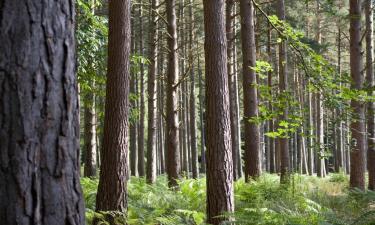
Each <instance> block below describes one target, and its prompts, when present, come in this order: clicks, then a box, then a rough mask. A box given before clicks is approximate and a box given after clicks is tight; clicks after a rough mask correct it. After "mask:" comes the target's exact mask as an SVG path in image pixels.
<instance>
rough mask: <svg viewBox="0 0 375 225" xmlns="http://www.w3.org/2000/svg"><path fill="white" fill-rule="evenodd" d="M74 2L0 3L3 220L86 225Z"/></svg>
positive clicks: (7, 0)
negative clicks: (81, 175) (81, 168)
mask: <svg viewBox="0 0 375 225" xmlns="http://www.w3.org/2000/svg"><path fill="white" fill-rule="evenodd" d="M74 16H75V8H74V2H73V1H60V2H56V1H50V0H44V1H25V0H19V1H13V0H2V1H0V221H1V222H0V223H1V224H3V225H15V224H17V225H83V224H84V223H85V219H84V203H83V198H82V194H81V187H80V180H79V179H80V177H79V168H80V167H79V140H78V138H79V109H78V104H79V103H78V92H77V81H76V75H75V72H76V71H75V67H76V65H75V38H74V25H75V19H74Z"/></svg>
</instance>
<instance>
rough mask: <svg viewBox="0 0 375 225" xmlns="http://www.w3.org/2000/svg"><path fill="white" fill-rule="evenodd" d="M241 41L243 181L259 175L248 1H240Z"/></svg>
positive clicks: (252, 36) (251, 18) (251, 11)
mask: <svg viewBox="0 0 375 225" xmlns="http://www.w3.org/2000/svg"><path fill="white" fill-rule="evenodd" d="M240 15H241V41H242V54H243V56H242V58H243V93H244V100H243V101H244V103H243V105H244V124H245V137H244V138H245V156H244V161H245V167H244V172H245V180H246V181H247V182H248V181H249V178H257V177H258V176H259V175H260V174H261V167H260V148H259V145H260V138H259V126H258V125H257V124H256V123H254V122H250V120H251V119H252V118H253V117H256V116H258V96H257V88H256V74H255V71H254V70H253V69H251V68H253V67H255V63H256V47H255V34H254V7H253V3H252V2H251V1H248V0H240Z"/></svg>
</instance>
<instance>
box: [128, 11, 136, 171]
mask: <svg viewBox="0 0 375 225" xmlns="http://www.w3.org/2000/svg"><path fill="white" fill-rule="evenodd" d="M131 13H132V18H131V29H132V30H131V54H135V53H136V50H137V42H136V41H135V40H136V38H137V37H138V36H137V37H136V35H135V34H136V33H137V32H134V31H135V30H134V28H135V26H134V18H135V16H138V15H135V14H136V12H135V7H134V4H133V5H132V8H131ZM137 77H138V71H136V70H135V69H133V68H132V67H131V75H130V93H131V94H132V95H135V96H136V95H137V91H138V90H137V84H138V82H137ZM137 102H138V101H137V100H136V99H135V98H131V99H130V108H131V110H137V109H138V104H137ZM129 126H130V128H129V129H130V131H129V145H130V147H129V156H130V160H129V161H130V173H131V176H137V175H138V152H137V131H138V129H137V128H138V122H137V121H135V120H134V121H130V124H129Z"/></svg>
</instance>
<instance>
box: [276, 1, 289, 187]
mask: <svg viewBox="0 0 375 225" xmlns="http://www.w3.org/2000/svg"><path fill="white" fill-rule="evenodd" d="M277 13H278V17H279V19H280V20H285V3H284V0H278V5H277ZM286 48H287V44H286V41H285V40H283V41H282V42H281V43H280V44H279V79H280V80H279V89H280V93H281V94H285V93H287V92H288V73H287V71H288V68H287V65H288V61H287V49H286ZM288 114H289V109H288V106H285V108H284V110H283V114H282V116H281V118H280V120H281V121H287V120H288ZM279 145H280V172H281V177H280V181H281V183H285V184H288V183H289V182H290V162H289V143H288V138H286V137H281V138H279Z"/></svg>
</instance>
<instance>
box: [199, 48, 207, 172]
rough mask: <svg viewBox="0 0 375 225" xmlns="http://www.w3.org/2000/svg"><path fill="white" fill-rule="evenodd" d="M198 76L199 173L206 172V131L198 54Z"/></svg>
mask: <svg viewBox="0 0 375 225" xmlns="http://www.w3.org/2000/svg"><path fill="white" fill-rule="evenodd" d="M198 76H199V120H200V130H201V149H200V150H201V162H200V164H201V173H206V132H205V123H204V112H203V110H204V108H203V105H204V96H203V85H204V84H203V78H202V69H201V64H200V58H199V55H198Z"/></svg>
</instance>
